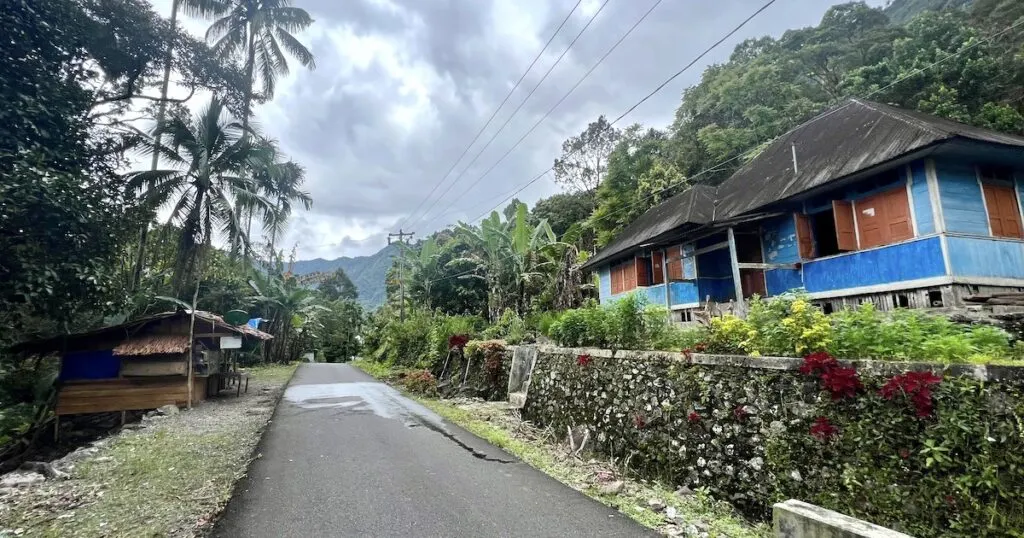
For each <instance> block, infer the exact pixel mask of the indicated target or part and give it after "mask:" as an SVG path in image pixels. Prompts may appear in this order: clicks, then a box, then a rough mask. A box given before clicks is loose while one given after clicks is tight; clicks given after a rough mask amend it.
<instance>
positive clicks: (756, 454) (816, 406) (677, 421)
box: [524, 346, 1024, 536]
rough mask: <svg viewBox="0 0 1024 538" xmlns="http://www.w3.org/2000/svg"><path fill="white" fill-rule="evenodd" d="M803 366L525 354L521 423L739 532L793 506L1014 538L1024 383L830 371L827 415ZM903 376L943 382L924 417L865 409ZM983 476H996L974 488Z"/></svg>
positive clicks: (558, 351)
mask: <svg viewBox="0 0 1024 538" xmlns="http://www.w3.org/2000/svg"><path fill="white" fill-rule="evenodd" d="M803 363H804V361H803V359H794V358H752V357H735V356H713V355H703V354H693V355H690V356H685V355H683V354H679V353H663V352H633V351H618V352H616V353H614V354H613V353H612V352H611V351H609V350H597V349H565V348H556V347H548V346H541V347H540V354H539V356H538V359H537V364H536V366H535V368H534V371H533V373H532V376H531V383H530V389H529V395H528V398H527V403H526V408H525V410H524V413H525V415H526V417H527V418H528V419H530V420H532V421H534V422H535V423H537V424H538V425H541V426H551V427H553V429H554V431H556V432H559V433H564V432H565V431H566V429H567V427H576V426H584V427H586V428H588V429H589V430H590V434H591V439H592V442H593V445H592V447H593V448H594V449H596V450H598V451H600V452H603V453H605V454H607V455H610V456H612V457H616V458H620V459H621V461H623V462H628V466H629V467H630V468H631V469H632V470H634V471H635V472H637V473H638V474H639V475H641V476H646V477H652V478H658V479H661V480H663V481H665V482H667V483H668V484H669V485H670V486H680V485H685V486H687V487H689V488H691V489H697V488H706V489H707V491H708V492H709V493H711V494H712V496H714V497H716V498H718V499H723V500H727V501H730V502H731V503H733V504H734V505H735V506H736V507H737V508H739V509H740V510H741V511H742V512H744V513H746V514H748V515H750V516H752V517H755V518H767V517H768V515H769V512H770V507H771V504H772V503H774V502H778V501H782V500H785V499H787V498H797V499H800V500H803V501H807V502H811V503H814V504H818V505H821V506H825V507H827V508H830V509H833V510H836V511H839V512H842V513H846V514H849V515H852V516H856V517H861V518H863V519H866V520H868V521H871V522H873V523H877V524H880V525H884V526H887V527H891V528H894V529H897V530H902V531H904V532H909V533H911V534H914V535H919V536H933V535H940V534H941V535H952V536H986V535H991V536H997V535H1003V534H1002V533H1005V532H1006V530H1007V529H1013V528H1018V529H1019V528H1024V497H1022V495H1024V494H1007V491H1010V490H1012V489H1013V485H1012V484H1013V483H1014V480H1015V479H1013V478H1012V476H1013V475H1016V476H1017V477H1018V478H1020V477H1021V476H1024V474H1021V473H1022V472H1024V467H1020V466H1019V465H1021V464H1024V433H1022V431H1021V428H1022V427H1024V419H1022V417H1024V397H1022V384H1024V368H1014V367H985V366H958V367H951V368H945V369H944V368H943V367H942V366H941V365H931V364H920V363H916V364H914V363H892V362H867V361H865V362H858V363H845V364H852V365H853V366H854V367H855V368H856V370H857V374H858V375H859V379H860V381H861V382H862V383H863V387H862V388H861V389H860V390H858V391H857V394H856V396H853V397H849V398H845V399H842V400H841V401H835V400H833V397H832V395H831V394H830V393H829V392H828V391H825V390H822V382H821V380H820V379H819V378H818V377H815V376H813V375H806V374H803V373H801V372H800V370H799V368H800V366H801V365H802V364H803ZM909 370H918V371H920V370H930V371H935V372H938V373H941V375H942V376H943V380H942V381H941V383H938V384H937V385H936V386H935V387H934V396H933V400H934V412H933V414H932V415H931V416H929V417H923V416H917V415H916V414H915V411H914V407H913V405H912V403H911V402H910V400H909V398H908V397H904V396H909V395H900V396H898V397H893V398H890V399H886V398H883V397H882V396H880V395H879V389H880V387H882V386H883V385H884V384H885V383H886V382H887V381H889V380H890V379H892V378H893V376H898V375H900V374H903V373H905V372H907V371H909ZM819 417H823V418H824V419H825V424H827V427H823V426H822V425H821V424H822V423H821V418H819ZM815 424H818V429H817V430H815ZM830 428H831V429H830ZM958 432H959V433H958ZM929 443H932V444H931V445H929ZM935 443H939V444H940V445H941V447H942V450H937V449H935V448H934V447H935V446H936V445H935ZM929 447H932V448H929ZM929 458H931V459H929ZM936 458H938V460H937V459H936ZM939 460H941V461H939ZM991 473H995V474H996V475H1000V476H1002V474H1005V476H1004V477H1003V478H999V479H996V482H997V483H996V484H995V485H993V484H989V485H979V484H980V483H981V482H984V480H982V479H981V476H983V475H987V474H991ZM1018 484H1019V482H1018ZM1018 489H1019V488H1018ZM991 506H998V508H993V509H989V508H986V507H991Z"/></svg>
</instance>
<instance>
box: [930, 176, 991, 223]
mask: <svg viewBox="0 0 1024 538" xmlns="http://www.w3.org/2000/svg"><path fill="white" fill-rule="evenodd" d="M935 175H936V176H937V177H938V181H939V201H940V202H941V203H942V216H943V218H945V220H946V231H949V232H960V233H968V234H977V235H988V215H986V214H985V205H984V202H983V201H982V197H981V187H980V186H979V185H978V176H977V173H976V172H975V170H974V165H972V164H970V163H965V162H960V161H949V160H937V161H935Z"/></svg>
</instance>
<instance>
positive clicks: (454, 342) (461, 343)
mask: <svg viewBox="0 0 1024 538" xmlns="http://www.w3.org/2000/svg"><path fill="white" fill-rule="evenodd" d="M468 342H469V335H468V334H453V335H451V336H449V337H448V349H458V350H460V351H461V350H462V349H463V348H465V347H466V344H467V343H468Z"/></svg>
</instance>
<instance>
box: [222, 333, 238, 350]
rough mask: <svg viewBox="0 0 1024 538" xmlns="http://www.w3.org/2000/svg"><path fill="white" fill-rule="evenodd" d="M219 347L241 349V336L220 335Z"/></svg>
mask: <svg viewBox="0 0 1024 538" xmlns="http://www.w3.org/2000/svg"><path fill="white" fill-rule="evenodd" d="M220 348H221V349H241V348H242V337H241V336H221V337H220Z"/></svg>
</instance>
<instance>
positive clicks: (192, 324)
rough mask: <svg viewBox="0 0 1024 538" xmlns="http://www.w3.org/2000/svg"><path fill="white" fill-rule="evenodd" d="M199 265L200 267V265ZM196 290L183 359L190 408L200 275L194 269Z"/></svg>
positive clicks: (189, 406)
mask: <svg viewBox="0 0 1024 538" xmlns="http://www.w3.org/2000/svg"><path fill="white" fill-rule="evenodd" d="M200 267H202V266H201V265H200ZM196 273H197V274H196V291H195V292H193V293H192V314H191V315H190V316H189V321H188V354H187V355H186V358H185V360H186V361H188V366H187V368H188V375H187V376H186V379H188V409H192V353H194V352H195V342H193V341H192V339H193V338H194V337H195V334H196V304H197V303H198V302H199V281H200V279H201V277H202V274H203V272H202V270H201V269H197V270H196Z"/></svg>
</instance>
